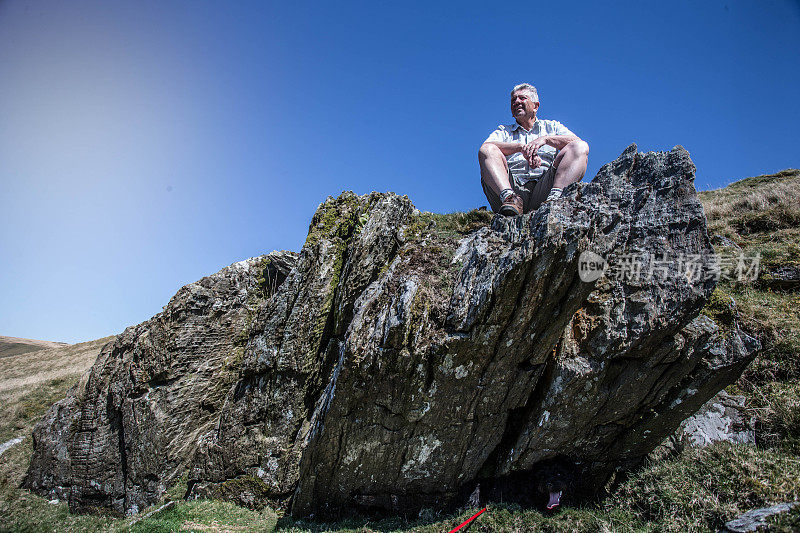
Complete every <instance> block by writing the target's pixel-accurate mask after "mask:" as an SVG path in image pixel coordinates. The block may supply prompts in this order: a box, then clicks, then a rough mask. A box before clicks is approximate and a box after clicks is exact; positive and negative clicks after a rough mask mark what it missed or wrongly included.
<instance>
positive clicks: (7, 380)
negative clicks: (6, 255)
mask: <svg viewBox="0 0 800 533" xmlns="http://www.w3.org/2000/svg"><path fill="white" fill-rule="evenodd" d="M700 198H701V200H702V201H703V204H704V205H705V208H706V214H707V216H708V221H709V232H710V234H711V235H712V238H713V242H714V243H715V248H716V250H717V252H718V254H721V256H723V257H728V256H738V255H739V254H742V255H744V256H745V257H748V258H750V257H753V256H755V255H756V254H758V255H759V257H760V267H761V268H760V272H759V274H758V276H756V277H754V279H752V280H749V281H743V282H740V281H737V280H736V279H723V280H722V281H721V282H720V283H719V286H718V288H717V290H716V291H715V293H714V295H713V297H712V300H711V301H710V303H709V305H708V306H707V307H706V309H705V310H704V311H703V312H704V313H705V314H707V315H708V316H710V317H711V318H713V319H714V320H716V321H717V322H718V323H720V324H721V325H723V326H725V327H729V326H730V325H731V324H732V320H733V318H734V316H737V317H738V320H739V322H740V323H741V325H742V327H743V328H744V329H745V330H746V331H748V332H750V333H751V334H753V335H755V336H757V337H758V338H759V339H761V341H762V343H763V344H764V350H763V352H762V353H761V354H760V355H759V356H758V358H757V359H756V361H755V362H754V363H753V364H752V365H751V366H750V367H749V368H748V370H747V371H746V372H745V374H744V375H743V376H742V378H741V379H740V380H739V381H738V382H737V383H736V384H734V385H732V386H731V387H730V388H729V391H730V392H733V393H736V394H743V395H744V396H746V398H747V404H748V406H749V409H750V412H751V414H752V416H753V418H754V420H755V424H756V437H757V445H756V446H748V445H736V446H733V445H729V444H718V445H714V446H710V447H708V448H705V449H691V448H689V449H686V450H684V451H683V452H681V453H679V454H676V455H672V456H668V457H665V458H662V459H659V460H657V461H655V460H654V461H653V462H651V463H649V464H647V465H644V466H643V467H642V468H641V469H639V470H638V471H637V472H634V473H632V474H631V475H630V476H629V477H628V478H627V479H626V480H624V481H623V482H621V483H620V484H619V485H618V486H616V487H614V488H613V489H612V492H611V494H610V495H609V497H608V498H606V499H605V500H604V501H603V502H601V503H598V504H595V505H587V506H584V507H582V508H571V509H570V508H568V509H563V510H562V511H560V512H559V513H557V514H555V515H553V516H545V515H543V514H541V513H539V512H538V511H535V510H526V509H520V508H519V507H516V506H513V505H503V504H495V505H492V506H490V507H489V508H488V510H487V512H486V513H484V514H483V515H482V516H481V517H479V518H478V519H477V520H476V522H475V523H474V524H473V525H472V526H471V527H470V529H469V531H471V532H476V531H483V532H490V531H491V532H498V531H509V532H514V531H519V532H522V531H552V532H558V531H564V532H567V531H586V532H589V531H592V532H594V531H615V532H616V531H623V532H624V531H630V532H634V531H635V532H656V531H676V532H677V531H696V532H706V531H717V530H718V529H719V528H720V527H721V526H722V525H723V524H724V523H725V522H726V521H727V520H730V519H732V518H734V517H736V516H738V515H739V514H741V513H743V512H745V511H747V510H750V509H753V508H757V507H762V506H767V505H772V504H775V503H780V502H785V501H794V500H798V499H800V379H798V377H800V290H799V289H798V288H797V287H794V288H793V287H792V283H791V281H789V282H787V281H786V279H784V278H786V276H787V272H788V273H789V278H791V272H792V269H793V268H800V202H798V199H799V198H800V171H797V170H787V171H783V172H780V173H778V174H775V175H770V176H759V177H755V178H747V179H744V180H741V181H738V182H736V183H733V184H731V185H729V186H728V187H726V188H724V189H719V190H715V191H706V192H702V193H701V194H700ZM432 216H434V217H435V218H436V222H437V224H438V226H439V227H441V228H443V230H447V229H452V228H450V226H457V227H458V228H461V227H462V226H464V225H467V224H472V225H473V226H475V225H482V224H485V223H486V221H487V216H486V214H485V213H474V214H455V215H432ZM733 301H735V302H736V303H735V305H734V304H733ZM109 339H110V337H109V338H107V339H100V340H98V341H94V342H93V343H84V344H83V345H74V346H68V347H61V348H51V349H47V350H41V351H36V352H27V353H23V352H18V353H15V354H11V355H10V356H5V355H4V354H2V353H0V357H2V359H0V444H1V443H3V442H5V441H6V440H8V439H10V438H13V437H17V436H23V437H25V439H26V440H24V441H23V442H22V443H21V444H19V445H17V446H14V447H13V448H11V449H9V450H8V451H6V452H5V453H4V454H3V455H2V457H0V531H56V530H58V531H61V530H66V531H108V530H120V531H125V530H129V531H138V532H154V531H273V530H275V531H284V532H298V533H299V532H311V531H315V532H316V531H328V532H345V531H348V532H351V531H352V532H355V531H362V532H366V531H415V532H430V533H433V532H440V531H448V530H450V529H452V528H453V527H455V526H456V525H458V524H459V523H461V522H462V521H463V520H466V519H467V518H468V517H469V516H471V514H472V513H474V512H475V510H474V509H466V510H464V511H463V512H461V513H458V514H455V515H439V514H436V513H435V512H433V511H423V513H422V514H421V515H420V516H419V517H396V518H391V519H385V520H381V521H374V520H369V519H367V518H363V519H351V520H347V521H342V522H338V523H335V524H323V523H314V522H308V521H303V520H292V519H291V518H289V517H280V516H277V515H276V514H275V513H273V512H272V511H271V510H269V509H264V510H262V511H260V512H256V511H251V510H247V509H243V508H240V507H236V506H235V505H233V504H229V503H224V502H215V501H192V502H183V501H177V503H176V504H175V505H173V506H171V507H169V508H168V509H165V510H163V511H160V512H158V513H156V514H154V515H152V516H150V517H148V518H144V519H142V518H141V516H146V513H144V514H143V515H140V519H139V521H136V522H135V521H134V519H130V518H127V519H126V518H120V517H113V516H72V515H70V514H69V513H68V512H67V509H66V505H65V504H64V503H57V504H50V503H48V502H47V501H46V500H44V499H42V498H40V497H38V496H35V495H32V494H30V493H29V492H27V491H24V490H20V489H18V488H17V487H18V486H19V482H20V481H21V479H22V475H23V474H24V471H25V468H26V467H27V464H28V461H29V460H30V454H31V443H30V428H31V426H32V424H33V422H34V421H35V419H36V418H37V417H38V416H40V415H41V414H42V413H43V412H44V410H45V409H46V408H47V406H49V405H50V404H51V403H52V402H53V401H55V400H56V399H58V398H60V397H61V396H63V394H64V392H65V391H66V389H67V388H68V387H69V386H70V385H71V384H72V383H74V382H75V381H76V380H77V379H78V376H79V374H80V372H82V371H83V370H84V369H86V368H88V366H89V365H90V364H91V362H92V361H93V360H94V357H95V356H96V354H97V352H98V351H99V349H100V347H101V346H102V344H103V343H104V342H105V341H107V340H109ZM1 349H2V345H0V350H1ZM180 492H181V490H180V488H177V489H175V490H174V491H173V493H172V497H174V498H177V496H178V495H179V494H180ZM168 499H169V498H168ZM157 508H158V506H154V507H153V509H152V510H155V509H157ZM797 530H800V510H796V511H795V512H793V513H791V514H789V515H785V516H783V517H780V518H779V519H776V520H774V521H773V529H772V531H797Z"/></svg>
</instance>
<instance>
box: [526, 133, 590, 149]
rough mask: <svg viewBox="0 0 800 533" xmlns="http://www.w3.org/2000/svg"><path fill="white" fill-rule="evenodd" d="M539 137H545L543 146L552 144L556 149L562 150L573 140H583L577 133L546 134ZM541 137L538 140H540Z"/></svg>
mask: <svg viewBox="0 0 800 533" xmlns="http://www.w3.org/2000/svg"><path fill="white" fill-rule="evenodd" d="M539 139H544V142H543V143H542V146H544V145H545V144H547V145H548V146H552V147H553V148H555V149H556V150H561V149H562V148H564V147H565V146H566V145H568V144H569V143H571V142H572V141H580V140H581V139H580V137H578V136H577V135H545V136H544V137H539ZM539 139H536V140H537V141H538V140H539ZM540 148H541V146H540Z"/></svg>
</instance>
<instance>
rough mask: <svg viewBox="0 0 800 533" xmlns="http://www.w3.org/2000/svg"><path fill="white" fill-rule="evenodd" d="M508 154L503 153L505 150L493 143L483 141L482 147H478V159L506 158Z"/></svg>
mask: <svg viewBox="0 0 800 533" xmlns="http://www.w3.org/2000/svg"><path fill="white" fill-rule="evenodd" d="M505 157H506V156H504V155H503V152H502V151H501V150H500V148H498V147H497V146H495V145H494V144H492V143H483V144H482V145H481V147H480V148H479V149H478V161H481V162H483V161H485V160H487V159H499V158H503V159H505Z"/></svg>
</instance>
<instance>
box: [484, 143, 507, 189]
mask: <svg viewBox="0 0 800 533" xmlns="http://www.w3.org/2000/svg"><path fill="white" fill-rule="evenodd" d="M478 164H479V165H480V166H481V179H482V180H483V182H484V183H485V184H486V185H488V186H489V188H490V189H492V190H493V191H494V192H495V194H497V195H498V196H500V193H501V192H502V191H504V190H505V189H510V188H511V182H510V181H509V179H508V161H506V156H504V155H503V152H501V151H500V148H498V147H497V146H495V145H493V144H490V143H486V144H483V145H481V149H480V150H478Z"/></svg>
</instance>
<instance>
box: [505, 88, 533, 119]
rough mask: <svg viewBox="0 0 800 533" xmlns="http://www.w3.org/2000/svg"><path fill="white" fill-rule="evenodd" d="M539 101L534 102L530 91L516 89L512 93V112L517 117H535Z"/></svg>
mask: <svg viewBox="0 0 800 533" xmlns="http://www.w3.org/2000/svg"><path fill="white" fill-rule="evenodd" d="M537 109H539V102H534V101H533V99H532V98H531V93H530V92H529V91H525V90H522V91H515V92H514V94H512V95H511V114H512V115H513V117H514V118H516V119H521V118H526V117H530V118H534V117H535V116H536V110H537Z"/></svg>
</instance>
